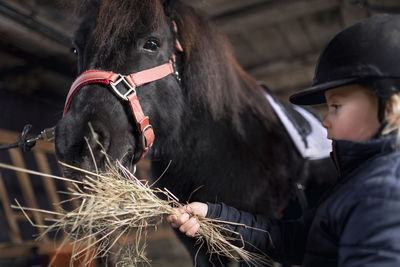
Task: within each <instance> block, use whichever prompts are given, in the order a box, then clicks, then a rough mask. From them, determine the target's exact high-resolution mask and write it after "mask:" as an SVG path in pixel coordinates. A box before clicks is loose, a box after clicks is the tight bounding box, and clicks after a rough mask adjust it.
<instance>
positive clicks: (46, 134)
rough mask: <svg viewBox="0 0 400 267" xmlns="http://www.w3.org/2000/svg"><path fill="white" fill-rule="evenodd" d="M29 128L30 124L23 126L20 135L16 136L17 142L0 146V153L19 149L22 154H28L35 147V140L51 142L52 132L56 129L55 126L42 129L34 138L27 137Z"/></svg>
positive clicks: (52, 138)
mask: <svg viewBox="0 0 400 267" xmlns="http://www.w3.org/2000/svg"><path fill="white" fill-rule="evenodd" d="M31 128H32V125H31V124H27V125H25V126H24V129H23V130H22V133H21V135H20V136H18V141H17V142H15V143H12V144H6V145H0V151H3V150H8V149H12V148H16V147H19V148H20V149H21V150H22V151H23V152H29V151H30V150H31V149H32V148H33V147H34V146H35V145H36V141H37V140H43V141H46V142H53V140H54V132H55V129H56V127H55V126H54V127H51V128H46V129H44V130H43V131H41V132H40V134H38V135H37V136H35V137H32V136H31V135H28V133H29V131H30V129H31Z"/></svg>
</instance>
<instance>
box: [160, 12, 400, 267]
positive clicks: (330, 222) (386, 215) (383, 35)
mask: <svg viewBox="0 0 400 267" xmlns="http://www.w3.org/2000/svg"><path fill="white" fill-rule="evenodd" d="M399 92H400V16H399V15H377V16H374V17H372V18H369V19H366V20H363V21H361V22H359V23H357V24H354V25H353V26H350V27H348V28H346V29H344V30H343V31H341V32H340V33H339V34H337V35H336V36H335V37H334V38H333V39H332V40H331V41H330V43H329V44H328V45H327V46H326V48H325V50H324V51H323V52H322V54H321V56H320V58H319V61H318V65H317V67H316V72H315V78H314V84H313V87H311V88H310V89H307V90H304V91H301V92H299V93H296V94H294V95H292V96H291V97H290V101H291V102H292V103H294V104H301V105H311V104H319V103H327V106H328V113H327V115H326V117H325V119H324V121H323V126H324V127H325V128H326V129H327V132H328V138H329V139H332V140H333V144H332V147H333V151H332V153H331V158H332V160H333V162H334V164H335V166H336V168H337V172H338V175H339V179H338V182H337V184H336V185H335V186H334V187H333V188H331V189H330V190H329V192H328V193H327V194H326V196H325V197H324V198H323V199H322V200H321V201H320V203H319V205H317V207H316V208H314V209H313V210H311V211H309V212H307V213H305V214H304V215H303V216H302V217H301V218H300V219H298V220H292V221H282V220H272V219H268V218H265V217H262V216H259V215H252V214H249V213H246V212H244V211H239V210H237V209H235V208H233V207H229V206H227V205H225V204H223V203H220V204H211V203H207V204H205V203H199V202H194V203H191V204H189V205H187V206H186V207H185V209H186V210H189V211H190V213H191V214H196V215H198V216H206V217H209V218H218V219H221V220H225V221H231V222H237V223H242V224H246V225H248V226H251V227H255V228H261V229H265V230H268V231H269V233H270V234H271V238H272V243H273V245H272V244H271V242H270V238H269V236H268V235H267V234H265V233H264V232H261V231H257V230H254V229H252V228H244V227H239V226H235V227H233V226H232V228H233V230H235V231H237V232H239V233H240V234H241V235H242V236H243V238H244V240H245V241H247V242H248V243H250V244H252V245H253V246H254V247H256V248H258V249H261V250H262V251H264V252H266V253H267V254H268V255H269V256H270V257H272V258H273V259H274V260H275V261H278V262H282V263H288V264H301V265H302V266H321V267H326V266H380V267H382V266H400V152H399V150H400V149H399V144H400V142H399V140H400V139H399V138H398V135H399V132H400V131H399V130H398V129H399V127H400V93H399ZM185 209H178V211H179V212H180V214H181V215H180V216H173V215H171V216H168V218H167V220H168V221H169V222H170V223H171V225H172V226H173V227H179V230H180V231H181V232H183V233H186V235H188V236H194V235H195V233H196V232H197V230H198V229H199V227H200V225H199V222H198V221H197V219H196V218H195V217H190V215H189V214H188V213H187V212H186V210H185ZM227 234H229V233H227ZM245 248H246V249H249V250H254V248H253V247H252V246H246V247H245Z"/></svg>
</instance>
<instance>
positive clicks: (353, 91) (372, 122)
mask: <svg viewBox="0 0 400 267" xmlns="http://www.w3.org/2000/svg"><path fill="white" fill-rule="evenodd" d="M325 98H326V103H327V105H328V114H327V115H326V117H325V119H324V121H323V122H322V125H323V126H324V127H325V128H326V129H327V131H328V139H331V140H348V141H354V142H364V141H367V140H369V139H371V138H372V137H373V136H374V135H375V134H376V133H377V132H378V130H379V127H380V123H379V120H378V98H377V97H376V96H375V94H374V93H373V91H372V90H371V89H370V88H368V87H366V86H362V85H359V84H352V85H346V86H341V87H338V88H335V89H330V90H328V91H326V92H325Z"/></svg>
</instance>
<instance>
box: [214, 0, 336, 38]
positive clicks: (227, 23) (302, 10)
mask: <svg viewBox="0 0 400 267" xmlns="http://www.w3.org/2000/svg"><path fill="white" fill-rule="evenodd" d="M339 4H340V2H339V1H338V0H335V1H333V0H280V1H269V2H265V3H263V4H259V5H255V6H253V7H251V8H248V9H244V10H243V11H238V12H235V13H234V14H224V15H223V16H217V17H215V18H214V20H215V22H216V24H217V25H218V26H219V28H220V29H221V30H222V31H223V32H225V33H230V32H236V31H240V30H243V31H245V30H248V29H251V28H255V27H265V26H268V25H274V24H278V23H281V22H284V21H287V20H290V19H294V18H298V17H302V16H305V15H308V14H312V13H316V12H320V11H323V10H327V9H333V8H338V7H339ZM239 18H240V19H239Z"/></svg>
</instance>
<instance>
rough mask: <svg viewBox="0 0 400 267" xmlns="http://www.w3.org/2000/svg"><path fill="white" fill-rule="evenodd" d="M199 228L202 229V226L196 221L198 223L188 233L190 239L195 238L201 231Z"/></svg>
mask: <svg viewBox="0 0 400 267" xmlns="http://www.w3.org/2000/svg"><path fill="white" fill-rule="evenodd" d="M199 228H200V224H199V223H198V222H197V220H196V223H195V224H194V225H193V226H192V227H191V228H190V229H189V230H187V231H186V235H187V236H189V237H194V236H195V235H196V233H197V231H198V230H199Z"/></svg>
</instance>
